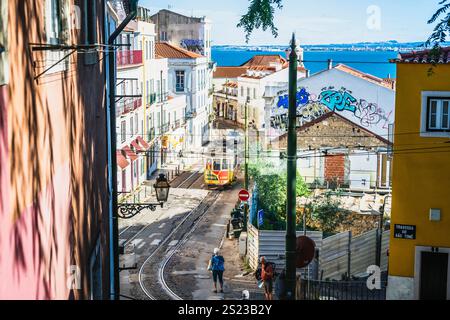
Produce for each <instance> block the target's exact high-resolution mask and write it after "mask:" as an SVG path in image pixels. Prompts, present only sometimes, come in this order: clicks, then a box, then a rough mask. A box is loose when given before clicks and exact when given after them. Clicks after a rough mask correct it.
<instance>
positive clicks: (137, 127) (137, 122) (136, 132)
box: [134, 114, 139, 134]
mask: <svg viewBox="0 0 450 320" xmlns="http://www.w3.org/2000/svg"><path fill="white" fill-rule="evenodd" d="M134 123H135V128H134V129H135V130H136V131H135V134H138V133H139V115H138V114H136V115H135V116H134Z"/></svg>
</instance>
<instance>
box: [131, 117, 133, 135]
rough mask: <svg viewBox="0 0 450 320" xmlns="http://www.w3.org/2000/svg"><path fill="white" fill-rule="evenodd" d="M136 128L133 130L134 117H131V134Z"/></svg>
mask: <svg viewBox="0 0 450 320" xmlns="http://www.w3.org/2000/svg"><path fill="white" fill-rule="evenodd" d="M133 133H134V130H133V117H131V118H130V134H131V135H133Z"/></svg>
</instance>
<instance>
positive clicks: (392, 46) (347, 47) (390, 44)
mask: <svg viewBox="0 0 450 320" xmlns="http://www.w3.org/2000/svg"><path fill="white" fill-rule="evenodd" d="M422 45H423V43H422V42H406V43H399V42H396V41H387V42H370V43H350V44H328V45H302V48H303V50H304V51H305V52H317V51H322V52H344V51H359V52H361V51H367V52H408V51H420V50H425V49H426V48H425V47H423V46H422ZM447 45H450V43H444V44H442V46H447ZM212 48H213V49H215V50H223V51H252V52H255V51H264V52H270V51H273V52H280V51H285V50H286V49H287V48H288V45H286V46H282V45H214V46H212Z"/></svg>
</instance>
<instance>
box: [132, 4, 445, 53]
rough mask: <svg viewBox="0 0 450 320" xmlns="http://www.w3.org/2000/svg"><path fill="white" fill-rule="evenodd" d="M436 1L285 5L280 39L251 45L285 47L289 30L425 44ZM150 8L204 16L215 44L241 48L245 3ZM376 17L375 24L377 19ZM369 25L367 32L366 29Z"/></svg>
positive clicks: (323, 39) (254, 40)
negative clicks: (208, 21)
mask: <svg viewBox="0 0 450 320" xmlns="http://www.w3.org/2000/svg"><path fill="white" fill-rule="evenodd" d="M438 2H439V0H340V1H336V0H314V1H310V0H284V7H283V9H282V10H277V12H276V19H275V22H276V25H277V27H278V29H279V36H278V38H273V36H272V34H271V32H270V31H267V32H262V31H257V32H255V33H254V34H253V35H252V37H251V41H250V42H249V44H252V45H262V44H286V43H288V42H289V39H290V35H291V34H292V32H293V31H295V32H296V34H297V37H298V38H299V39H300V41H301V42H302V43H303V44H330V43H353V42H363V41H369V42H373V41H385V40H397V41H399V42H410V41H424V40H426V39H427V37H428V35H429V34H430V33H431V31H432V26H430V25H427V21H428V19H429V18H430V17H431V15H432V14H433V13H434V12H435V11H436V9H437V7H438ZM140 5H142V6H145V7H147V8H149V9H151V10H152V11H153V12H156V11H158V10H159V9H167V8H168V6H169V5H170V6H171V10H173V11H176V12H179V13H182V14H186V15H189V16H190V15H194V16H203V15H205V16H207V17H208V18H209V19H210V20H212V23H213V31H212V33H213V43H214V44H216V45H219V44H244V43H245V37H244V33H243V32H242V30H241V29H239V28H237V27H236V24H237V23H238V22H239V19H240V16H241V15H242V14H244V13H245V12H246V10H247V7H248V1H247V0H227V1H222V0H209V1H205V0H189V1H186V0H140ZM378 17H379V19H378ZM368 23H369V25H370V26H371V27H368Z"/></svg>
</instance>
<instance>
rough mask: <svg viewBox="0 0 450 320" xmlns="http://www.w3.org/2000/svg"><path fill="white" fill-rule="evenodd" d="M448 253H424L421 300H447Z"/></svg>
mask: <svg viewBox="0 0 450 320" xmlns="http://www.w3.org/2000/svg"><path fill="white" fill-rule="evenodd" d="M447 270H448V253H438V252H422V253H421V263H420V293H419V294H420V295H419V297H420V300H446V299H447V280H448V279H447V277H448V274H447Z"/></svg>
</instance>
